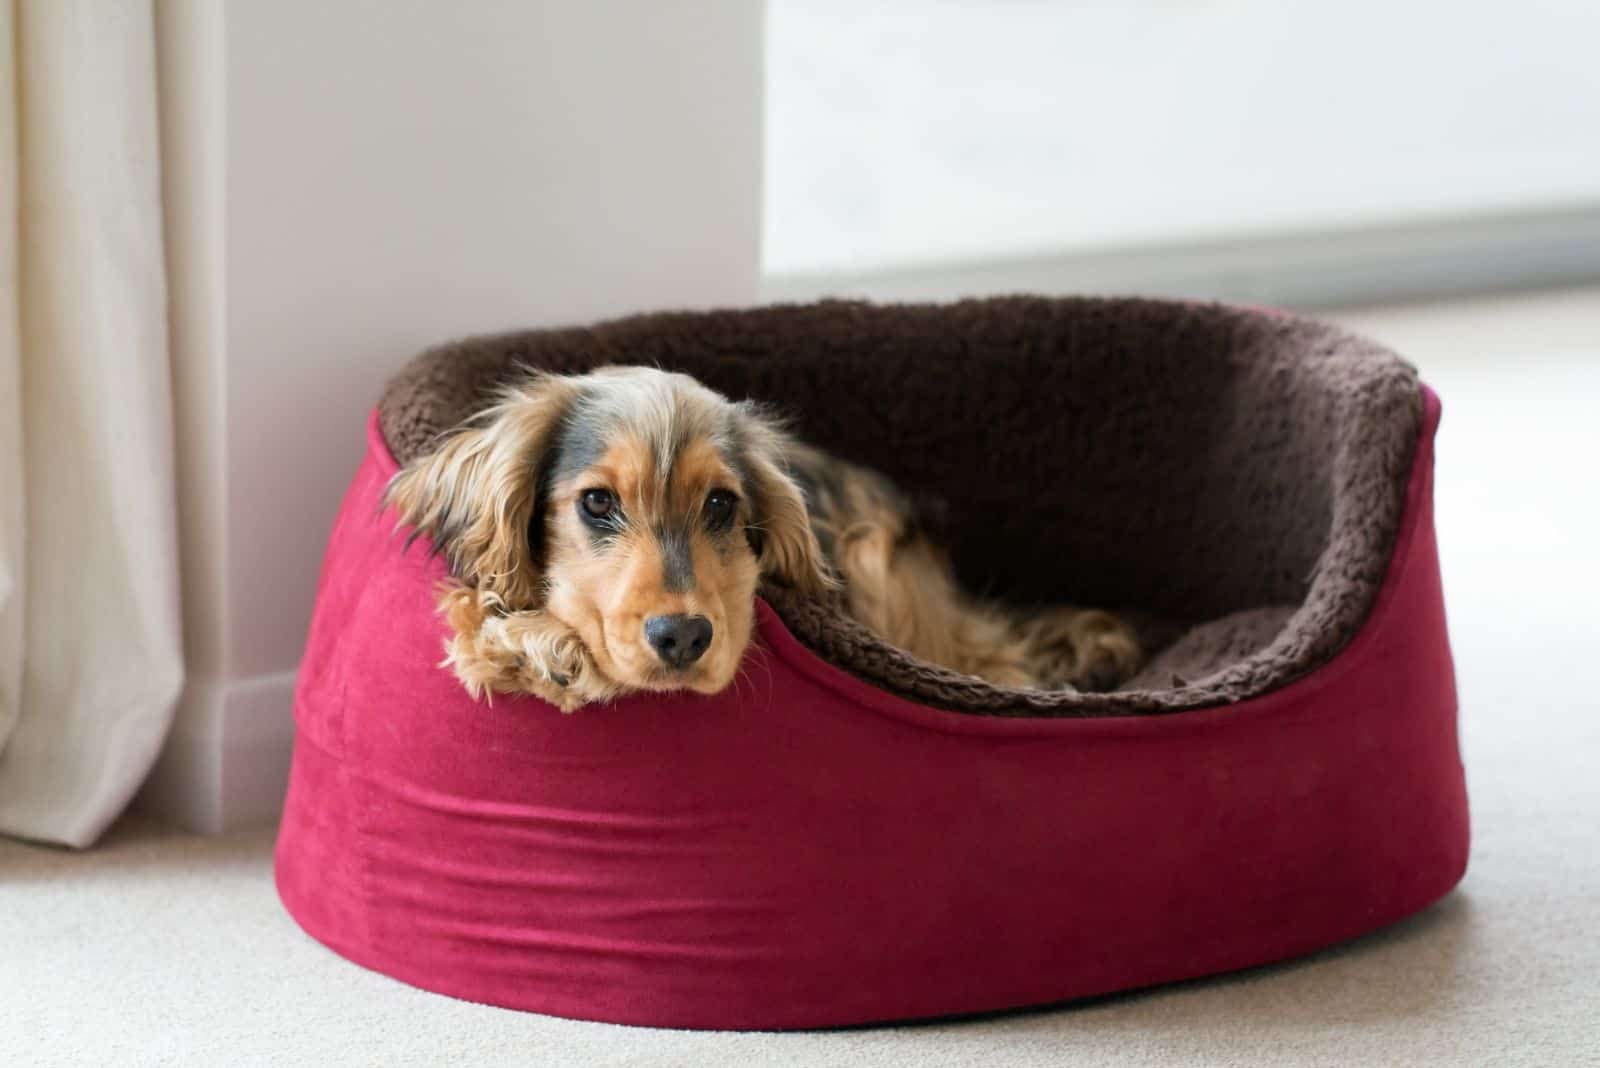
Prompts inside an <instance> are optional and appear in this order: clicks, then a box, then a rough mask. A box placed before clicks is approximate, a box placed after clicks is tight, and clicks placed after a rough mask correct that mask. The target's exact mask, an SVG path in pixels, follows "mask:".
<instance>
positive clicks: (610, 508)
mask: <svg viewBox="0 0 1600 1068" xmlns="http://www.w3.org/2000/svg"><path fill="white" fill-rule="evenodd" d="M578 507H579V508H581V509H583V514H584V515H586V516H588V517H589V518H590V519H608V518H610V517H611V516H612V514H614V513H615V512H616V510H617V495H616V494H614V493H612V492H611V491H610V490H603V489H592V490H584V491H583V496H581V497H579V498H578Z"/></svg>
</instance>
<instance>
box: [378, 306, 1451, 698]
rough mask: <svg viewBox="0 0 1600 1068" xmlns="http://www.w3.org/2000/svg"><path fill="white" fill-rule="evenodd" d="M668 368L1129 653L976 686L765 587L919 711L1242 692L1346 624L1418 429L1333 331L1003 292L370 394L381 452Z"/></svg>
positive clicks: (652, 324) (722, 316) (531, 363)
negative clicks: (1131, 667) (1076, 613)
mask: <svg viewBox="0 0 1600 1068" xmlns="http://www.w3.org/2000/svg"><path fill="white" fill-rule="evenodd" d="M608 363H644V364H655V365H658V366H661V367H664V368H667V369H669V370H676V371H684V372H687V373H689V374H691V375H694V376H695V377H696V378H699V379H700V380H701V381H703V382H705V383H706V384H708V385H710V386H712V387H713V388H715V389H718V390H720V391H722V392H723V393H726V394H728V395H729V396H731V397H734V398H741V397H754V398H757V399H759V400H763V401H767V402H770V403H772V404H773V405H775V406H776V407H778V408H779V409H780V410H782V411H783V412H785V413H787V414H788V415H790V416H791V417H792V419H793V425H794V429H795V430H796V431H797V432H798V433H799V435H800V436H801V437H803V438H805V439H806V440H808V441H810V442H813V443H814V444H816V445H819V446H822V447H823V448H826V449H829V450H831V451H833V452H835V453H837V454H839V455H841V456H844V457H847V458H849V459H852V460H856V461H858V462H861V463H865V464H869V465H871V466H873V467H876V468H878V469H879V470H881V471H883V472H885V473H886V474H888V475H889V476H890V477H891V478H893V479H894V480H895V481H896V482H897V483H899V484H900V485H901V486H903V487H905V488H907V489H909V490H912V491H916V492H920V493H922V494H927V495H930V496H932V497H934V498H936V499H939V500H942V501H943V502H944V503H945V506H946V512H947V517H946V522H945V527H946V529H945V531H944V533H945V536H946V539H947V542H948V544H949V546H950V549H951V553H952V556H953V557H954V559H955V561H956V567H957V569H958V571H959V572H960V574H961V576H962V578H963V580H964V581H965V582H966V583H967V584H968V586H969V587H970V588H973V589H976V590H980V591H983V592H986V593H989V594H992V595H994V596H998V597H1002V598H1005V599H1008V600H1013V601H1016V602H1019V603H1075V604H1082V605H1091V606H1098V607H1109V608H1116V609H1121V610H1124V611H1127V612H1128V613H1129V614H1130V616H1131V617H1132V618H1135V619H1136V620H1138V621H1139V625H1140V629H1141V631H1142V634H1143V637H1144V639H1145V642H1146V645H1147V648H1149V649H1150V651H1151V653H1152V656H1151V658H1150V660H1149V662H1148V664H1147V665H1146V666H1145V668H1144V669H1143V670H1142V671H1141V672H1139V674H1138V675H1137V676H1135V677H1134V678H1133V679H1132V680H1130V681H1129V682H1128V683H1127V684H1126V685H1125V686H1124V687H1123V688H1122V689H1120V690H1118V691H1116V692H1114V693H1105V694H1089V693H1066V692H1053V691H1040V690H1024V689H1014V688H1008V687H1001V686H994V685H991V684H989V683H986V682H983V681H981V680H978V679H974V678H971V677H969V676H965V675H959V674H956V673H954V672H951V671H947V670H945V669H943V668H939V667H935V666H933V665H931V664H927V663H925V662H923V661H920V660H916V659H914V658H913V657H911V656H909V655H908V654H906V653H904V652H902V651H901V650H899V649H896V648H894V647H892V646H889V645H886V644H885V643H883V642H882V641H880V640H878V639H877V638H876V637H874V636H873V635H872V634H871V633H870V632H868V631H867V630H865V629H864V628H863V627H861V626H860V625H858V624H856V623H855V622H853V621H852V620H850V619H849V618H847V617H845V616H843V615H842V614H840V613H839V612H838V611H837V610H836V609H835V608H834V607H833V606H832V605H829V604H822V603H817V602H813V601H807V600H805V599H803V598H800V597H798V596H796V595H795V594H793V593H791V592H789V591H787V590H782V589H775V588H768V589H764V590H763V591H762V592H763V596H764V597H765V598H766V599H767V600H768V601H769V603H771V605H772V606H773V608H774V609H775V610H776V611H777V612H778V614H779V616H781V617H782V619H783V621H784V622H785V624H786V625H787V626H788V627H789V629H790V630H791V631H793V632H794V634H795V636H796V637H798V638H799V639H800V640H801V641H802V642H804V643H805V644H806V645H807V646H809V647H810V648H811V649H812V650H813V651H815V652H816V653H817V654H818V655H820V656H822V657H823V658H824V659H826V660H828V661H830V662H831V663H834V664H836V665H838V666H839V667H842V668H844V669H846V670H848V671H850V672H851V673H853V674H855V675H857V676H859V677H860V678H863V679H865V680H867V681H868V682H870V683H872V684H873V685H875V686H877V687H879V688H881V689H884V690H887V691H889V692H891V693H895V694H899V695H901V696H903V697H906V698H909V699H911V700H914V701H918V702H922V703H924V704H929V705H935V706H938V707H941V708H947V709H953V710H956V711H963V712H973V713H980V714H987V715H1018V716H1036V715H1102V716H1103V715H1126V714H1134V713H1142V712H1172V711H1179V710H1182V709H1189V708H1198V707H1203V706H1207V705H1215V704H1220V703H1225V702H1231V701H1239V700H1243V699H1245V698H1247V697H1253V696H1255V695H1258V694H1261V693H1264V692H1266V691H1268V690H1271V689H1275V688H1277V687H1280V686H1283V685H1284V684H1286V683H1288V682H1290V681H1292V680H1293V679H1296V678H1298V677H1300V676H1302V675H1305V674H1306V673H1307V672H1309V671H1312V670H1313V669H1315V668H1316V667H1318V666H1319V665H1321V664H1323V663H1325V662H1326V661H1327V660H1328V659H1329V658H1330V657H1332V656H1333V654H1334V653H1336V652H1337V651H1338V650H1339V649H1340V648H1341V647H1343V646H1344V644H1345V643H1346V642H1347V641H1349V640H1350V638H1351V637H1352V636H1353V635H1354V634H1355V632H1356V631H1357V630H1358V629H1359V628H1360V626H1361V623H1362V621H1363V620H1364V619H1365V618H1366V616H1367V613H1368V611H1369V609H1370V608H1371V606H1372V602H1373V599H1374V597H1375V596H1376V594H1377V590H1378V586H1379V584H1380V583H1381V582H1382V580H1383V577H1384V573H1385V570H1386V568H1387V565H1388V561H1389V554H1390V550H1391V547H1392V546H1393V543H1394V539H1395V534H1396V531H1397V528H1398V526H1399V523H1400V517H1401V511H1402V505H1403V498H1404V490H1405V483H1406V479H1407V475H1408V473H1409V469H1410V463H1411V454H1412V451H1413V448H1414V447H1415V444H1416V440H1417V434H1418V432H1419V427H1420V423H1421V402H1420V394H1419V387H1418V383H1417V377H1416V371H1415V370H1414V369H1413V368H1412V367H1411V366H1410V365H1409V364H1407V363H1406V362H1404V361H1403V360H1401V359H1400V358H1399V357H1397V356H1395V355H1394V354H1393V353H1392V352H1390V351H1389V350H1387V349H1385V348H1383V347H1382V346H1380V345H1378V344H1376V343H1374V342H1371V341H1368V340H1366V339H1364V338H1360V337H1357V336H1355V335H1352V334H1349V333H1347V332H1345V331H1343V330H1340V329H1338V328H1337V327H1334V326H1330V325H1328V324H1325V323H1320V322H1316V321H1313V320H1309V319H1303V318H1298V317H1294V316H1287V315H1273V314H1264V313H1260V312H1252V311H1247V310H1243V309H1238V308H1230V307H1224V306H1219V305H1203V304H1183V303H1175V302H1166V301H1152V300H1142V299H1133V298H1127V299H1091V298H1064V299H1049V298H1039V297H1004V298H997V299H990V300H969V301H963V302H960V303H957V304H951V305H881V306H880V305H871V304H866V303H859V302H853V301H852V302H846V301H825V302H822V303H820V304H812V305H786V306H777V307H767V308H756V309H750V310H740V311H714V312H666V313H659V314H651V315H640V316H635V317H631V318H627V319H620V320H616V321H613V322H608V323H602V324H600V325H597V326H592V327H574V328H565V329H555V330H536V331H527V332H520V333H512V334H503V335H499V336H494V337H479V338H472V339H468V340H465V341H460V342H456V343H453V344H449V345H444V346H441V347H439V348H436V349H432V350H430V351H428V352H425V353H423V354H422V355H421V356H419V357H417V358H416V359H415V360H413V361H412V362H411V363H410V364H409V365H408V366H407V367H406V368H405V369H404V370H402V371H401V372H400V374H398V375H397V376H396V377H395V378H394V379H393V380H392V381H391V382H390V383H389V386H388V388H387V390H386V391H385V393H384V395H383V398H382V400H381V401H380V402H379V416H380V421H381V425H382V428H383V433H384V437H385V439H386V440H387V441H388V443H389V447H390V448H391V450H392V451H393V452H394V455H395V458H396V459H397V460H399V461H400V462H401V463H405V462H407V461H408V460H410V459H412V458H414V457H415V456H417V455H419V454H420V453H422V452H424V451H426V450H427V449H428V447H429V446H430V444H431V443H433V442H434V441H435V440H436V439H437V437H438V435H439V434H441V433H443V432H445V431H447V430H449V429H450V428H451V427H453V426H454V425H456V424H457V423H458V422H460V421H461V420H462V419H464V418H466V417H467V416H468V415H470V414H471V413H472V412H473V411H475V410H476V409H477V408H478V407H479V406H481V404H482V403H483V402H484V399H485V397H486V396H487V395H488V393H489V392H490V390H492V388H493V387H494V386H496V385H498V384H500V383H501V382H504V381H505V380H507V379H508V378H510V377H512V376H513V375H515V374H516V373H517V371H518V369H519V368H528V367H535V368H541V369H546V370H552V371H562V372H582V371H585V370H588V369H591V368H594V367H598V366H601V365H604V364H608Z"/></svg>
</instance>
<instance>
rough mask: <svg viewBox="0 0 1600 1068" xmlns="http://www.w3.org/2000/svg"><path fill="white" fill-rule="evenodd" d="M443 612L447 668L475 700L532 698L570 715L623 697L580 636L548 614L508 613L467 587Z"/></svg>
mask: <svg viewBox="0 0 1600 1068" xmlns="http://www.w3.org/2000/svg"><path fill="white" fill-rule="evenodd" d="M441 608H442V610H443V611H444V615H445V618H446V619H447V620H448V621H449V623H450V629H451V630H452V631H453V632H454V633H453V634H452V635H451V637H450V639H449V640H448V641H447V642H446V643H445V649H446V652H447V654H448V655H446V657H445V664H446V665H447V666H449V667H450V668H451V669H453V670H454V671H455V675H456V678H457V679H459V680H460V681H461V684H462V685H463V686H465V687H466V688H467V692H468V693H470V694H472V695H473V696H474V697H484V696H486V695H487V694H489V693H525V694H533V695H534V696H536V697H542V698H543V699H544V700H546V701H548V702H550V703H551V704H553V705H555V706H556V707H557V708H559V709H561V711H563V712H571V711H573V710H574V709H577V708H581V707H582V706H584V705H587V704H594V703H597V702H602V701H609V700H610V699H611V698H613V697H615V696H616V695H617V693H618V692H620V687H618V686H617V684H616V683H614V682H612V681H611V680H610V679H609V678H607V677H606V676H605V675H603V674H602V673H601V672H600V670H599V668H598V667H596V666H595V663H594V659H593V658H592V657H591V656H590V655H589V651H588V649H587V648H586V647H585V646H584V644H583V641H582V639H580V638H579V637H578V634H577V632H576V631H574V630H573V629H572V628H571V627H569V626H567V625H566V624H565V623H562V622H561V621H560V620H558V619H556V618H555V617H554V616H552V615H550V614H548V613H546V612H541V611H538V610H536V609H535V610H530V611H522V612H507V611H504V610H503V609H501V608H500V607H499V605H498V604H497V603H496V602H495V601H494V600H493V599H492V598H487V597H484V596H482V595H480V594H478V593H477V591H475V590H470V589H467V588H464V587H455V588H453V589H450V590H447V591H446V592H445V594H444V596H443V598H442V600H441Z"/></svg>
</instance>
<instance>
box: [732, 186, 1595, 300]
mask: <svg viewBox="0 0 1600 1068" xmlns="http://www.w3.org/2000/svg"><path fill="white" fill-rule="evenodd" d="M1595 278H1600V204H1591V205H1580V206H1576V207H1572V208H1565V209H1552V210H1548V211H1536V212H1524V213H1519V214H1504V215H1498V216H1474V217H1469V218H1454V219H1435V220H1428V221H1424V222H1417V223H1407V224H1404V225H1396V226H1369V227H1362V228H1349V229H1341V230H1322V231H1306V232H1303V233H1292V234H1262V235H1246V236H1242V237H1238V238H1233V239H1228V240H1220V241H1205V242H1190V243H1181V244H1172V245H1163V246H1150V247H1145V248H1118V249H1106V250H1097V251H1087V252H1080V253H1070V254H1064V255H1059V256H1049V255H1045V256H1037V257H1023V258H1014V259H1003V260H993V261H986V262H974V263H950V264H938V265H930V266H927V267H918V268H907V269H898V270H896V269H889V270H882V271H872V272H867V273H862V274H833V275H825V274H817V275H789V276H771V277H768V278H767V279H766V280H765V281H764V282H763V284H762V296H763V297H764V298H765V299H767V300H777V301H796V300H814V299H816V298H819V297H829V296H837V297H867V298H870V299H874V300H896V301H903V300H911V301H923V300H951V299H955V298H959V297H965V296H987V295H993V294H1003V293H1050V294H1066V293H1085V294H1123V293H1139V294H1145V295H1149V296H1162V297H1177V298H1183V299H1203V300H1224V301H1232V302H1237V303H1244V304H1269V305H1276V306H1281V307H1287V308H1327V307H1338V306H1348V305H1353V304H1368V303H1388V302H1392V301H1399V300H1408V299H1414V298H1422V297H1436V296H1450V295H1455V294H1466V293H1481V292H1489V291H1498V290H1508V289H1528V288H1533V287H1536V286H1550V285H1559V284H1566V283H1573V282H1579V281H1587V280H1591V279H1595Z"/></svg>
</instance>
